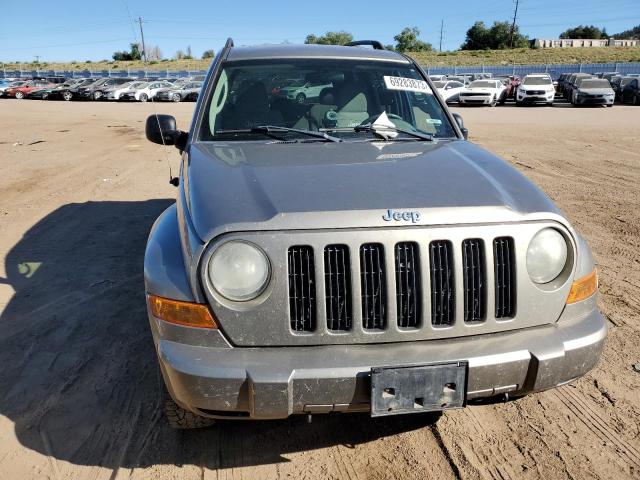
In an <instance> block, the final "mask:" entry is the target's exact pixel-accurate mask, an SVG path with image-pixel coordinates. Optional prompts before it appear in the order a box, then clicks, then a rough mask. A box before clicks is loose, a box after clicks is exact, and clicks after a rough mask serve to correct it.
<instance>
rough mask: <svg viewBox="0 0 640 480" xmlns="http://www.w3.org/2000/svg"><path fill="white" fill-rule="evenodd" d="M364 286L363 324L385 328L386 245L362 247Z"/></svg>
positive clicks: (375, 327)
mask: <svg viewBox="0 0 640 480" xmlns="http://www.w3.org/2000/svg"><path fill="white" fill-rule="evenodd" d="M360 280H361V287H362V326H363V327H364V328H365V329H367V330H372V329H377V330H384V329H385V327H386V326H387V293H386V288H387V285H386V278H385V265H384V247H383V246H382V244H380V243H367V244H364V245H362V246H361V247H360Z"/></svg>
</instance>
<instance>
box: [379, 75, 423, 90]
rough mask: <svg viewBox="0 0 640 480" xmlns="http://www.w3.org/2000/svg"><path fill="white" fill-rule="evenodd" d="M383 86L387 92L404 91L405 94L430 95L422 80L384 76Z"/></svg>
mask: <svg viewBox="0 0 640 480" xmlns="http://www.w3.org/2000/svg"><path fill="white" fill-rule="evenodd" d="M383 78H384V84H385V85H386V86H387V89H388V90H404V91H407V92H420V93H425V92H426V93H431V89H430V88H429V85H427V82H425V81H424V80H416V79H415V78H406V77H391V76H389V75H385V76H384V77H383Z"/></svg>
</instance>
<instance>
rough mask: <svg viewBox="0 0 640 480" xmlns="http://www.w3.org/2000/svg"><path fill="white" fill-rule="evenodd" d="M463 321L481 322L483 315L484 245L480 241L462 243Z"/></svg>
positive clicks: (484, 302)
mask: <svg viewBox="0 0 640 480" xmlns="http://www.w3.org/2000/svg"><path fill="white" fill-rule="evenodd" d="M462 271H463V281H464V291H463V294H464V321H465V322H467V323H473V322H482V321H483V320H484V313H485V308H486V307H485V304H486V301H485V283H484V282H485V280H484V277H485V264H484V244H483V242H482V240H480V239H473V240H465V241H464V242H462Z"/></svg>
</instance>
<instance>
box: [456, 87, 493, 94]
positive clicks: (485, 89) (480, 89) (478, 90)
mask: <svg viewBox="0 0 640 480" xmlns="http://www.w3.org/2000/svg"><path fill="white" fill-rule="evenodd" d="M497 89H498V88H497V87H492V88H490V87H467V88H465V90H464V91H465V92H473V93H493V91H494V90H497Z"/></svg>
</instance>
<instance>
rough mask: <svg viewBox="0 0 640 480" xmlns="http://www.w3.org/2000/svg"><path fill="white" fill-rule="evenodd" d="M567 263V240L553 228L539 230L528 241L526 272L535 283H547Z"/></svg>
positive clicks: (558, 273)
mask: <svg viewBox="0 0 640 480" xmlns="http://www.w3.org/2000/svg"><path fill="white" fill-rule="evenodd" d="M566 263H567V242H566V240H565V239H564V237H563V236H562V235H561V234H560V232H558V231H557V230H555V229H553V228H545V229H543V230H540V231H539V232H538V233H536V234H535V236H534V237H533V238H532V239H531V242H529V248H528V249H527V272H529V277H531V280H533V281H534V282H536V283H549V282H550V281H551V280H553V279H555V278H556V277H557V276H558V275H560V272H562V269H563V268H564V266H565V264H566Z"/></svg>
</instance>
